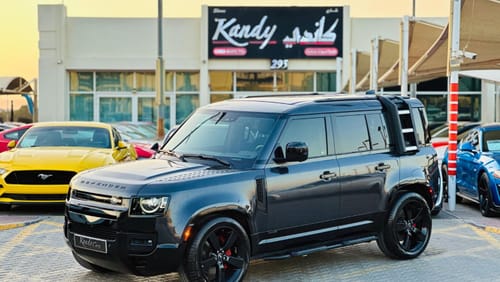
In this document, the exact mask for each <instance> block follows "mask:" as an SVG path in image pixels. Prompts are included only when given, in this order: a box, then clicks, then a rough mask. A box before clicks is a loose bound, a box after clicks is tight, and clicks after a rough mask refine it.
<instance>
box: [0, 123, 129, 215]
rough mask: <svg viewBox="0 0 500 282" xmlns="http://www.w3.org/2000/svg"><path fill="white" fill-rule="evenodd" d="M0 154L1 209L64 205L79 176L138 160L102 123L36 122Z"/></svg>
mask: <svg viewBox="0 0 500 282" xmlns="http://www.w3.org/2000/svg"><path fill="white" fill-rule="evenodd" d="M8 147H9V148H11V150H9V151H6V152H3V153H1V154H0V187H2V188H1V189H0V209H8V208H10V206H11V205H14V204H15V205H23V204H63V203H64V200H65V198H66V195H67V192H68V188H69V182H70V180H71V178H72V177H73V176H75V175H76V174H77V173H78V172H81V171H84V170H88V169H92V168H96V167H99V166H105V165H111V164H114V163H117V162H123V161H129V160H135V159H136V158H137V155H136V152H135V150H134V148H133V146H132V145H130V144H128V143H126V142H124V141H123V140H122V139H121V137H120V134H119V133H118V131H117V130H116V129H115V128H113V127H112V126H111V125H109V124H105V123H99V122H42V123H36V124H34V125H33V126H32V127H31V128H29V129H28V130H26V133H25V134H24V135H23V136H22V137H21V138H20V139H19V141H18V142H17V144H16V141H15V140H12V141H10V142H9V144H8Z"/></svg>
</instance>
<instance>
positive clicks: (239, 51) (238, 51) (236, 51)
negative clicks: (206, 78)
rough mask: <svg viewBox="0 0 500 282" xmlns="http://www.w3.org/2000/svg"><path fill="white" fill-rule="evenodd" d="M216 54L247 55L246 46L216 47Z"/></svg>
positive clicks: (214, 51)
mask: <svg viewBox="0 0 500 282" xmlns="http://www.w3.org/2000/svg"><path fill="white" fill-rule="evenodd" d="M213 53H214V56H221V57H223V56H245V55H246V54H247V49H246V48H241V47H216V48H214V50H213Z"/></svg>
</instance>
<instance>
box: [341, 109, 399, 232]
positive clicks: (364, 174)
mask: <svg viewBox="0 0 500 282" xmlns="http://www.w3.org/2000/svg"><path fill="white" fill-rule="evenodd" d="M333 136H334V143H335V152H336V154H337V159H338V163H339V167H340V175H339V180H340V187H341V194H342V196H341V205H340V216H341V217H343V218H353V217H356V218H358V221H355V222H357V224H358V225H359V226H363V225H366V226H369V225H370V224H372V223H374V222H375V220H376V216H377V215H380V214H381V213H382V212H383V208H384V207H383V203H384V201H383V198H384V197H385V196H386V190H385V185H386V182H388V181H390V182H395V183H397V181H398V179H399V165H398V159H397V158H395V157H394V156H393V155H391V153H390V150H389V139H388V132H387V126H386V124H385V120H384V118H383V116H382V114H381V113H380V112H371V113H370V112H368V113H348V114H336V115H334V116H333ZM361 228H362V227H361Z"/></svg>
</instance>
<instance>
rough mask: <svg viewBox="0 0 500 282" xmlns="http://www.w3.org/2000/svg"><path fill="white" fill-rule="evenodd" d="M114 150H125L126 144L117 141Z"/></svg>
mask: <svg viewBox="0 0 500 282" xmlns="http://www.w3.org/2000/svg"><path fill="white" fill-rule="evenodd" d="M116 148H117V149H118V150H121V149H127V144H126V143H125V142H123V141H122V140H120V141H118V144H117V146H116Z"/></svg>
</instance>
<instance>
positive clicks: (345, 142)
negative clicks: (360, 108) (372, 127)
mask: <svg viewBox="0 0 500 282" xmlns="http://www.w3.org/2000/svg"><path fill="white" fill-rule="evenodd" d="M333 134H334V135H335V151H336V152H337V154H346V153H354V152H363V151H368V150H370V138H369V137H368V129H367V126H366V120H365V115H350V116H337V117H335V118H334V122H333Z"/></svg>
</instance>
